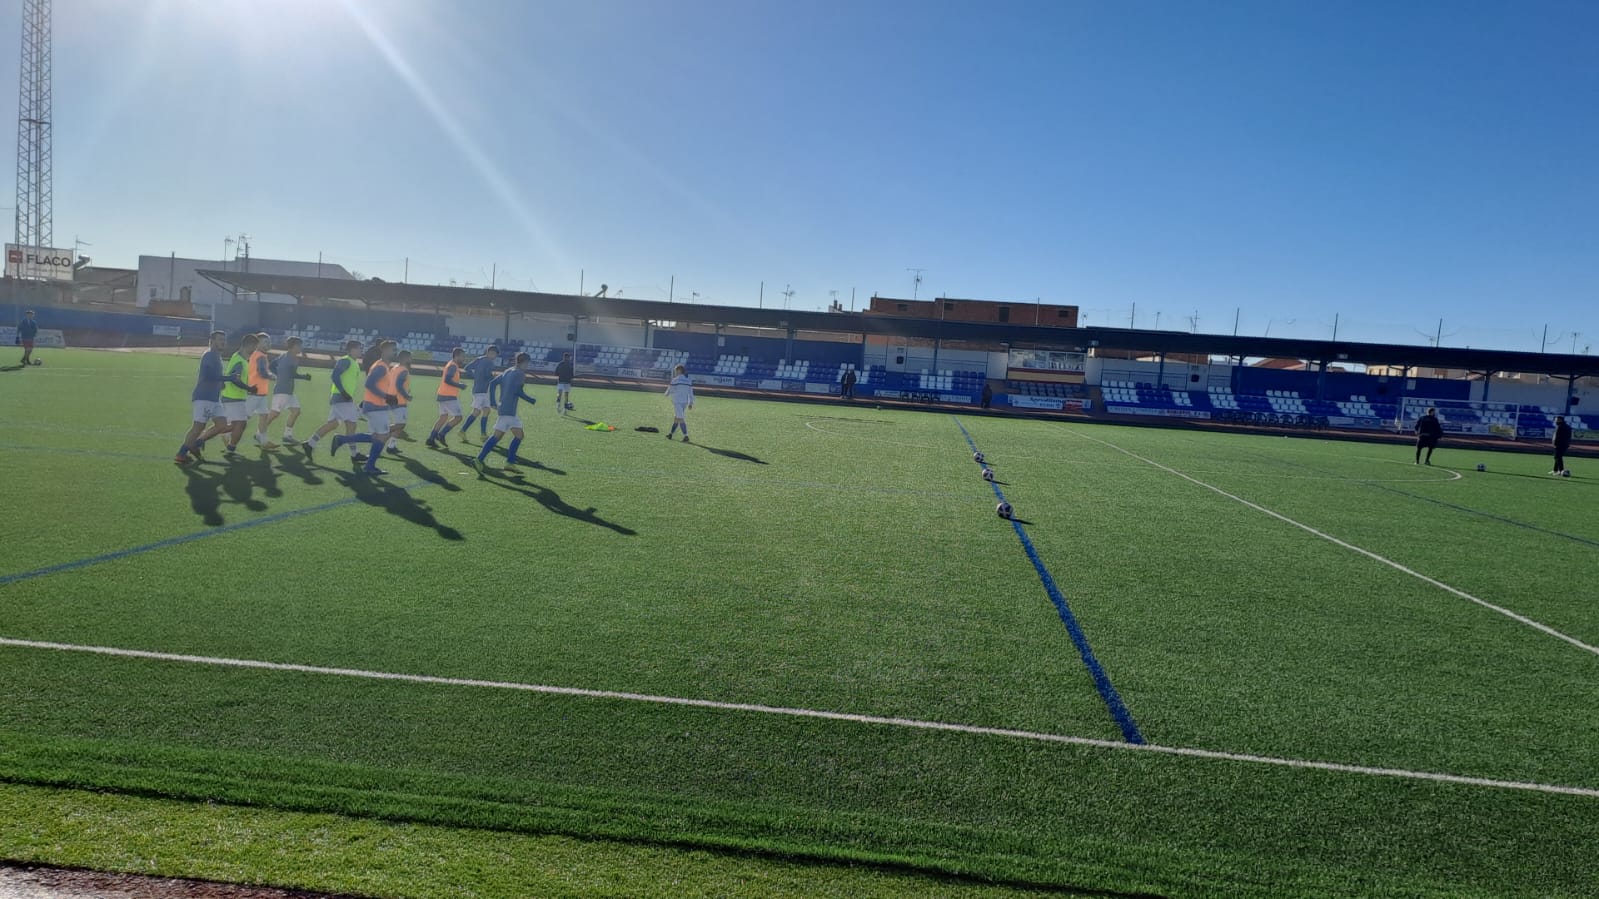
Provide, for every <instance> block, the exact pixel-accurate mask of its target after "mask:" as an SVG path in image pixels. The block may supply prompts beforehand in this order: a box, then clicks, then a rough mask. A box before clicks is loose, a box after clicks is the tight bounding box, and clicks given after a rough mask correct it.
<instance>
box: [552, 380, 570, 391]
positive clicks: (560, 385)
mask: <svg viewBox="0 0 1599 899" xmlns="http://www.w3.org/2000/svg"><path fill="white" fill-rule="evenodd" d="M555 392H556V393H571V392H572V385H571V384H565V383H562V382H560V381H556V382H555Z"/></svg>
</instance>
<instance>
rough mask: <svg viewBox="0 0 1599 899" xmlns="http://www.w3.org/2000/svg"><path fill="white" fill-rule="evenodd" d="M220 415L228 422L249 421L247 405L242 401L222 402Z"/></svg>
mask: <svg viewBox="0 0 1599 899" xmlns="http://www.w3.org/2000/svg"><path fill="white" fill-rule="evenodd" d="M222 414H223V415H225V416H227V418H228V421H230V422H233V421H249V419H250V413H249V405H248V404H247V403H246V402H245V401H244V400H223V401H222Z"/></svg>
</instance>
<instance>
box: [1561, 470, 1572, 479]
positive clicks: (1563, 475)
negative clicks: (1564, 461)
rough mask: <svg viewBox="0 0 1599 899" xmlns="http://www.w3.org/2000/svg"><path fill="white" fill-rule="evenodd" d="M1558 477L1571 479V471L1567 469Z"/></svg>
mask: <svg viewBox="0 0 1599 899" xmlns="http://www.w3.org/2000/svg"><path fill="white" fill-rule="evenodd" d="M1560 476H1561V477H1563V478H1569V477H1571V471H1570V470H1569V469H1567V470H1564V471H1561V472H1560Z"/></svg>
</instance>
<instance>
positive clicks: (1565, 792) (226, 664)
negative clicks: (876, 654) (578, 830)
mask: <svg viewBox="0 0 1599 899" xmlns="http://www.w3.org/2000/svg"><path fill="white" fill-rule="evenodd" d="M0 646H9V647H14V648H19V649H37V650H53V651H57V652H77V653H89V654H93V655H101V656H114V657H118V658H129V659H149V660H153V661H160V662H182V663H187V664H191V665H213V666H218V667H223V668H248V669H256V670H263V671H284V672H292V673H296V674H318V675H325V676H331V677H352V678H361V679H365V680H382V681H399V682H402V683H411V684H430V685H435V686H446V687H477V688H481V689H490V690H516V691H521V692H526V693H543V694H548V695H554V696H577V697H582V698H585V699H610V700H620V701H624V702H646V703H654V704H657V705H675V706H688V707H690V708H700V709H716V710H719V711H730V712H750V713H754V714H761V715H781V716H785V717H790V718H819V719H822V720H826V721H848V722H851V723H855V724H875V725H880V726H884V727H903V728H909V729H912V730H930V731H943V732H949V733H961V734H975V735H978V736H984V737H1006V738H1010V739H1015V740H1032V741H1035V742H1040V743H1061V744H1066V745H1070V746H1087V747H1092V748H1095V749H1111V750H1119V751H1123V752H1142V753H1153V754H1156V755H1173V756H1181V757H1183V758H1196V759H1209V760H1213V761H1225V762H1244V763H1249V764H1256V765H1274V766H1277V767H1282V768H1301V769H1309V770H1314V771H1333V772H1337V773H1340V774H1363V775H1368V776H1372V777H1392V778H1398V779H1401V780H1420V781H1432V782H1436V783H1448V784H1462V785H1465V786H1473V787H1489V788H1492V789H1499V790H1522V791H1527V792H1533V793H1550V794H1555V795H1562V796H1583V797H1586V798H1589V799H1599V789H1595V788H1592V787H1573V786H1566V785H1562V784H1545V783H1534V782H1529V781H1519V780H1495V779H1493V778H1487V777H1468V776H1465V775H1461V774H1443V773H1439V772H1434V771H1411V770H1407V769H1404V768H1377V767H1372V766H1368V765H1345V764H1340V763H1338V762H1317V761H1309V760H1305V759H1290V758H1278V757H1275V756H1266V755H1247V754H1244V753H1237V752H1218V751H1216V750H1211V749H1190V748H1186V747H1181V746H1158V745H1155V744H1151V743H1123V742H1120V741H1117V740H1099V739H1094V738H1092V737H1073V736H1066V735H1064V734H1046V733H1039V732H1037V731H1029V730H1013V729H1010V728H1003V727H982V726H980V725H975V724H951V723H948V722H943V721H921V720H917V719H915V718H889V717H882V716H878V715H856V714H851V713H848V712H828V711H823V710H820V709H801V708H791V707H788V706H772V705H758V704H754V703H747V702H717V701H715V700H711V699H689V698H685V697H680V696H655V695H651V694H648V693H626V692H621V691H617V690H587V689H583V688H581V687H557V686H550V685H547V684H523V683H516V682H513V681H492V680H476V679H472V678H458V677H434V676H430V675H425V674H395V673H392V672H386V671H366V670H363V669H360V668H327V667H323V666H320V665H297V664H292V663H287V662H264V661H259V660H254V659H227V658H215V657H211V656H193V655H180V654H178V653H171V652H153V651H150V650H143V649H120V648H117V647H112V646H85V645H80V644H75V643H52V642H48V641H43V640H19V639H15V638H11V637H0Z"/></svg>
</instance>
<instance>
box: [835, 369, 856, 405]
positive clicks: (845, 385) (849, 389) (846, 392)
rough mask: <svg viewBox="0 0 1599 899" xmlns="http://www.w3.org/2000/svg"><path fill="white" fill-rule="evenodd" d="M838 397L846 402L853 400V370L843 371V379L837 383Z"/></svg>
mask: <svg viewBox="0 0 1599 899" xmlns="http://www.w3.org/2000/svg"><path fill="white" fill-rule="evenodd" d="M838 395H839V396H840V397H842V398H844V399H846V400H852V399H854V398H855V369H853V368H846V369H844V378H843V380H841V381H839V388H838Z"/></svg>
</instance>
